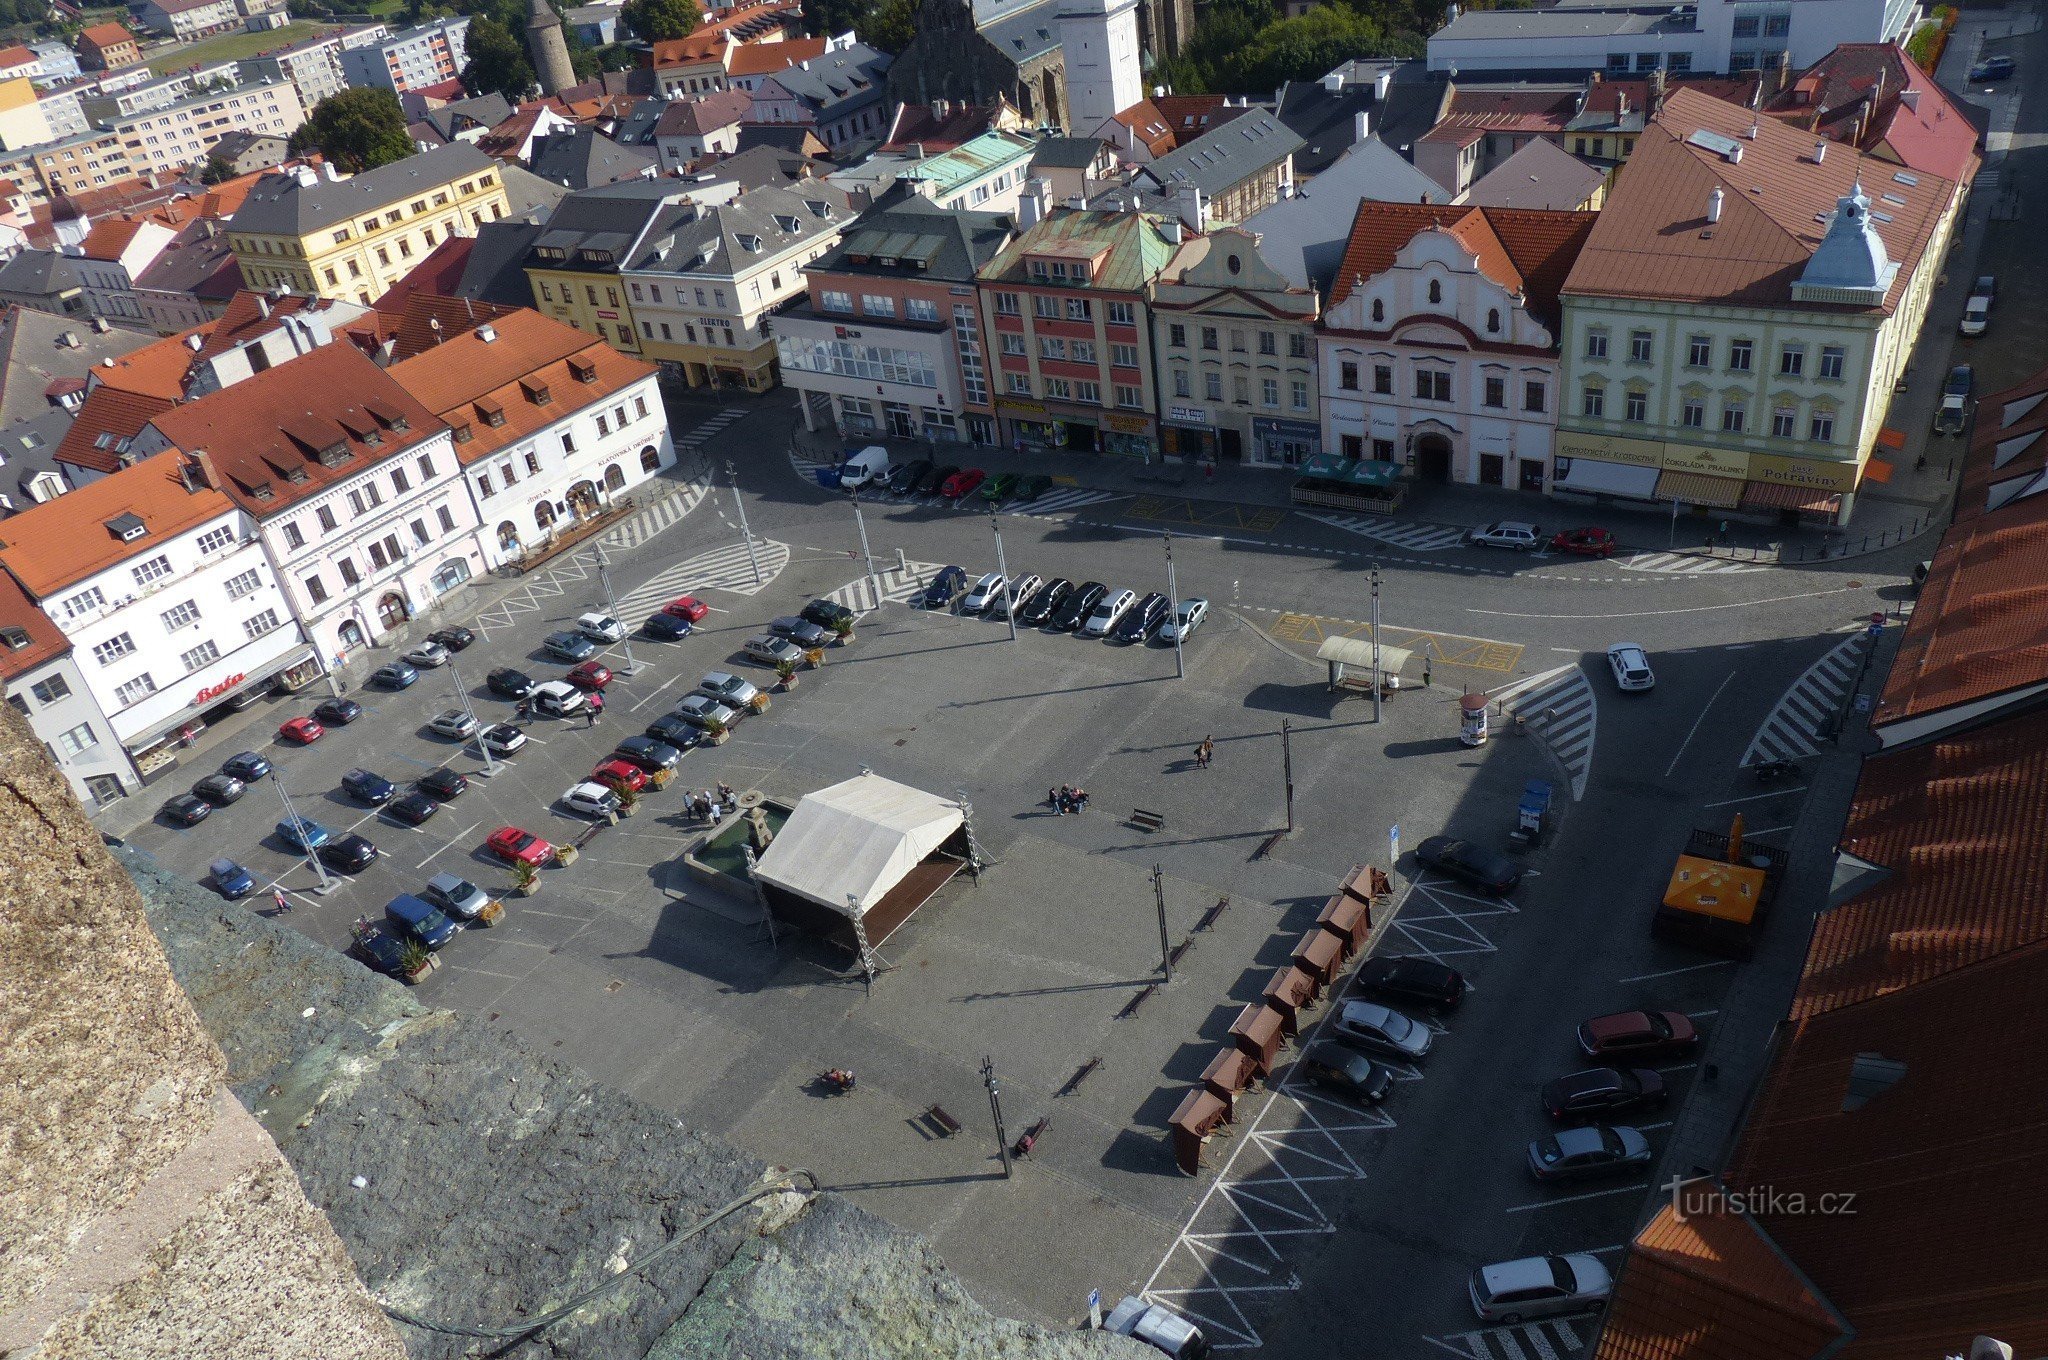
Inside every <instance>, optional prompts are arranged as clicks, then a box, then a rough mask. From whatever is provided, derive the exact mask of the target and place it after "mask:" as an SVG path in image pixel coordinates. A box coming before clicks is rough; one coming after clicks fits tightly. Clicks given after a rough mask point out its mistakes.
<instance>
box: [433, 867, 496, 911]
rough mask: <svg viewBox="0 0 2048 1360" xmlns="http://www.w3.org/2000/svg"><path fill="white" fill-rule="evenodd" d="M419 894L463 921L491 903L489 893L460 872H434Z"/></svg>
mask: <svg viewBox="0 0 2048 1360" xmlns="http://www.w3.org/2000/svg"><path fill="white" fill-rule="evenodd" d="M420 895H421V896H422V897H425V898H426V899H427V900H428V901H429V902H432V903H433V904H434V905H435V906H437V907H439V908H441V910H443V911H445V912H448V913H449V914H450V915H453V916H459V917H461V918H462V919H463V920H465V921H474V920H475V919H476V918H477V913H479V912H481V911H482V910H483V909H484V908H485V907H488V906H489V905H491V895H490V894H489V893H487V892H485V891H484V890H483V889H482V888H479V887H478V886H477V885H476V884H474V883H472V882H470V881H469V880H468V879H466V878H464V877H462V876H461V875H460V874H435V875H434V876H433V877H432V878H430V879H428V880H427V886H426V890H425V891H424V892H422V893H421V894H420Z"/></svg>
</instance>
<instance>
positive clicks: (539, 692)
mask: <svg viewBox="0 0 2048 1360" xmlns="http://www.w3.org/2000/svg"><path fill="white" fill-rule="evenodd" d="M526 697H527V700H528V702H530V703H531V704H532V705H533V706H534V709H535V710H536V711H537V712H541V713H545V714H547V715H548V716H549V717H551V718H566V717H569V716H570V715H571V714H574V713H581V712H582V711H583V705H584V703H585V702H586V700H585V699H584V697H583V691H582V690H580V689H578V688H576V687H575V686H574V685H572V684H570V683H569V682H568V681H567V680H550V681H548V682H547V683H546V684H541V685H535V686H534V687H533V693H531V694H529V695H527V696H526Z"/></svg>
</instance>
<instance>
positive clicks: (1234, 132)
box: [1136, 109, 1302, 196]
mask: <svg viewBox="0 0 2048 1360" xmlns="http://www.w3.org/2000/svg"><path fill="white" fill-rule="evenodd" d="M1301 146H1302V140H1301V137H1300V135H1299V134H1298V133H1296V132H1295V131H1294V129H1293V128H1290V127H1288V126H1287V125H1286V124H1285V123H1283V122H1281V121H1280V120H1279V119H1278V118H1276V117H1274V116H1273V115H1272V114H1270V113H1267V112H1266V111H1265V110H1264V109H1260V110H1257V111H1256V112H1253V113H1249V114H1244V115H1241V116H1239V117H1236V118H1233V119H1231V120H1230V121H1229V122H1227V123H1225V124H1224V125H1223V126H1222V127H1218V128H1211V129H1209V131H1207V132H1205V133H1203V134H1202V135H1201V136H1199V137H1197V138H1195V140H1193V141H1192V142H1189V143H1188V144H1187V145H1185V146H1182V147H1179V148H1177V149H1175V150H1173V151H1169V152H1167V153H1166V154H1165V155H1164V156H1161V157H1159V159H1157V160H1155V161H1153V162H1152V163H1151V164H1150V165H1146V166H1143V167H1142V168H1140V169H1139V171H1138V174H1137V176H1136V178H1137V179H1150V180H1151V181H1152V183H1153V184H1155V185H1156V186H1157V187H1158V188H1159V189H1160V190H1162V191H1165V192H1171V191H1172V189H1173V187H1174V186H1175V185H1177V184H1192V185H1194V186H1195V187H1196V188H1198V189H1200V190H1201V191H1202V192H1203V193H1205V194H1208V195H1211V196H1214V195H1216V194H1220V193H1223V192H1224V191H1225V190H1227V189H1229V188H1230V187H1231V186H1232V185H1235V184H1241V183H1243V182H1244V181H1245V180H1247V179H1250V178H1251V177H1252V176H1254V175H1256V174H1258V173H1260V172H1261V171H1264V170H1268V169H1271V168H1272V167H1273V166H1275V165H1278V164H1279V163H1280V162H1281V161H1283V160H1285V159H1287V157H1288V156H1290V155H1292V154H1293V153H1294V152H1296V151H1298V150H1300V149H1301Z"/></svg>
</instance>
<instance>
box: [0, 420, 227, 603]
mask: <svg viewBox="0 0 2048 1360" xmlns="http://www.w3.org/2000/svg"><path fill="white" fill-rule="evenodd" d="M233 509H234V506H233V505H231V504H230V503H229V501H228V498H227V497H226V496H223V495H221V494H220V493H219V492H218V491H214V490H212V489H210V488H208V487H204V486H200V487H198V488H197V489H191V488H188V487H187V486H186V485H185V482H184V479H183V478H182V477H181V476H180V475H179V459H178V457H177V455H175V454H172V455H169V456H165V455H161V454H159V455H158V456H156V457H154V458H145V459H143V460H142V461H141V462H139V463H136V464H135V465H134V466H133V467H127V468H122V469H120V470H119V471H116V472H113V473H111V474H109V475H107V476H105V477H99V478H96V479H94V480H92V481H90V482H87V483H85V484H84V485H83V486H80V487H78V488H77V489H76V490H74V491H67V492H65V493H64V494H63V495H61V496H59V497H57V499H55V500H52V501H44V502H43V503H42V504H41V505H31V506H29V507H28V508H27V509H25V510H23V511H21V512H20V513H19V514H16V515H13V516H10V517H9V518H8V519H7V520H5V521H4V522H0V545H4V546H0V563H4V564H5V565H6V567H7V570H9V571H10V572H12V573H14V577H15V579H16V580H18V581H20V582H21V584H22V586H23V588H24V589H26V590H27V591H28V592H29V594H31V595H33V596H34V597H35V598H36V599H38V600H47V599H49V598H50V597H51V596H52V595H55V594H57V593H59V592H61V591H62V590H64V589H65V588H66V587H67V586H72V585H76V584H77V583H78V582H80V581H83V580H84V579H86V578H87V577H88V576H95V575H98V574H99V573H100V572H103V571H105V570H106V569H107V568H109V567H111V566H115V565H117V564H118V563H120V562H123V561H125V560H126V559H128V558H131V557H138V556H140V555H142V554H143V553H151V552H157V551H159V550H161V549H162V547H163V545H164V542H165V540H167V539H169V538H171V537H172V536H174V535H176V534H181V533H183V532H184V531H185V530H187V529H190V528H192V527H193V526H194V525H198V524H204V523H205V522H206V521H207V520H210V519H214V518H216V517H218V516H221V515H225V514H227V513H228V512H229V511H231V510H233ZM123 514H133V515H135V516H137V517H138V518H140V519H141V520H142V523H143V525H144V526H145V528H146V530H147V532H145V533H144V534H143V535H142V537H140V538H138V539H135V540H134V541H133V542H128V543H124V542H122V541H121V540H120V539H119V538H117V537H116V536H115V535H114V534H113V533H112V532H110V531H109V530H108V529H107V527H106V522H107V521H108V520H111V519H114V518H116V517H118V516H120V515H123Z"/></svg>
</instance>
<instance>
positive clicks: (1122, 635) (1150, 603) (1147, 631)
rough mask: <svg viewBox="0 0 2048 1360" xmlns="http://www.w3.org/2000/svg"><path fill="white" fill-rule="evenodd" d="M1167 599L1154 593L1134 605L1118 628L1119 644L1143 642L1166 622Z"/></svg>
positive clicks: (1126, 612)
mask: <svg viewBox="0 0 2048 1360" xmlns="http://www.w3.org/2000/svg"><path fill="white" fill-rule="evenodd" d="M1166 604H1167V600H1166V597H1165V596H1164V595H1162V594H1160V593H1159V592H1158V591H1156V590H1155V591H1153V592H1152V593H1151V594H1149V595H1146V596H1145V597H1143V598H1142V599H1140V600H1139V601H1138V602H1137V603H1136V604H1134V605H1132V606H1131V607H1130V608H1129V609H1128V610H1127V611H1125V613H1124V617H1123V620H1122V622H1120V623H1118V624H1117V626H1116V639H1117V641H1118V642H1143V641H1144V640H1145V639H1146V638H1149V637H1151V636H1152V634H1154V633H1155V632H1157V631H1159V625H1160V624H1162V623H1165V622H1166Z"/></svg>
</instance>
